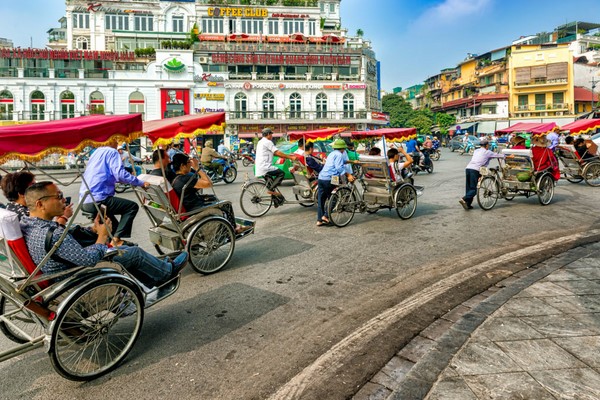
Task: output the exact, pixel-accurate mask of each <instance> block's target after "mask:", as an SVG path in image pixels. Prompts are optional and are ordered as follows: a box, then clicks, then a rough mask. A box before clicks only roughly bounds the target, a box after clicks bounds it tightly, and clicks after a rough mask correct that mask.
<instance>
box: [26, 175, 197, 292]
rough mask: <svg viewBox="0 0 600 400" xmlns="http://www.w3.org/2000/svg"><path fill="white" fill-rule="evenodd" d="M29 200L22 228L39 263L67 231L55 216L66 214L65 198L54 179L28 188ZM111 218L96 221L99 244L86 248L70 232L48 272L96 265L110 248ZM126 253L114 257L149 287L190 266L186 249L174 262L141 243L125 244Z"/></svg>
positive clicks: (47, 266)
mask: <svg viewBox="0 0 600 400" xmlns="http://www.w3.org/2000/svg"><path fill="white" fill-rule="evenodd" d="M25 200H26V202H27V207H28V208H29V212H30V216H29V217H23V219H22V220H21V230H22V231H23V236H24V238H25V243H26V244H27V249H28V250H29V254H30V255H31V258H32V260H33V262H35V263H36V264H39V263H40V262H41V261H42V259H43V258H44V257H45V256H46V254H47V252H48V250H47V249H49V248H51V246H53V245H54V244H55V243H56V242H57V241H58V239H59V238H60V236H61V235H62V234H63V230H64V227H63V226H61V225H59V224H57V223H56V222H53V221H52V219H53V218H54V217H57V216H59V215H63V213H64V211H65V207H66V204H65V198H64V197H63V194H62V192H61V191H60V190H59V188H58V186H56V185H55V184H54V183H52V182H38V183H35V184H33V185H31V186H30V187H28V188H27V190H26V192H25ZM111 224H112V222H111V220H110V219H106V225H104V224H101V223H100V217H99V216H97V217H96V219H95V220H94V230H95V231H96V233H97V234H98V238H97V240H96V243H95V244H93V245H91V246H88V247H82V246H81V245H80V244H79V243H78V242H77V241H76V240H75V239H74V238H73V236H71V235H70V234H68V235H67V236H66V237H65V240H64V241H63V243H62V244H61V245H60V247H59V248H58V250H57V251H56V252H54V254H53V255H52V257H51V259H50V260H48V262H47V263H46V264H45V265H44V266H43V267H42V271H43V272H44V273H48V274H51V273H58V272H61V271H64V270H67V269H70V268H75V267H80V266H85V267H93V266H95V265H96V264H98V263H99V262H100V261H101V260H102V258H103V257H104V255H105V254H106V252H107V250H108V246H107V244H106V243H107V242H108V240H109V236H108V230H109V229H110V228H111ZM119 249H120V250H123V254H121V255H118V256H116V257H115V258H114V261H115V262H117V263H119V264H121V265H122V266H123V267H124V268H125V269H126V270H127V271H128V272H130V273H131V274H132V275H133V276H134V277H135V278H136V279H138V280H139V281H140V282H141V283H143V284H144V285H145V286H148V287H153V286H158V285H161V284H162V283H165V282H166V281H169V280H170V279H171V278H174V277H176V276H177V275H178V274H179V272H180V271H181V269H182V268H183V267H184V266H185V265H186V263H187V260H188V253H186V252H182V253H181V254H180V255H178V256H177V257H176V258H175V259H174V260H173V261H172V262H171V261H166V260H160V259H158V258H156V257H154V256H153V255H151V254H149V253H146V252H145V251H144V250H142V249H141V248H139V247H137V246H132V247H128V246H122V247H119Z"/></svg>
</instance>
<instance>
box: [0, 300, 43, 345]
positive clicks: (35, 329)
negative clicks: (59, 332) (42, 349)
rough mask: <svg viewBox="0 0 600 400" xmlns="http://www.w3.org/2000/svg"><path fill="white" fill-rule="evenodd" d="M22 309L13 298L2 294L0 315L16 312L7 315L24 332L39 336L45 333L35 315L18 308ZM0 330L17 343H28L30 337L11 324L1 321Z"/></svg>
mask: <svg viewBox="0 0 600 400" xmlns="http://www.w3.org/2000/svg"><path fill="white" fill-rule="evenodd" d="M19 309H21V307H19V306H17V305H16V304H15V303H13V302H12V301H11V300H9V299H7V298H6V297H4V296H0V315H5V316H6V315H7V314H10V313H13V312H15V314H13V315H11V316H10V317H7V318H9V319H10V321H11V322H12V323H13V324H15V325H16V327H17V328H18V329H20V330H22V331H23V332H25V333H27V334H29V336H31V337H38V336H41V335H42V334H43V333H44V327H43V326H42V325H41V324H40V323H38V322H37V321H36V319H35V317H34V316H32V315H31V314H30V313H29V312H28V311H27V310H26V309H21V310H20V311H19V312H16V310H19ZM0 331H2V333H4V335H5V336H6V337H7V338H9V339H10V340H12V341H13V342H15V343H27V342H29V338H27V337H26V336H23V334H22V333H21V332H19V331H18V330H16V329H14V327H13V326H11V325H10V324H7V323H5V322H4V321H0Z"/></svg>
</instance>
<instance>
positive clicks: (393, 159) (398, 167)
mask: <svg viewBox="0 0 600 400" xmlns="http://www.w3.org/2000/svg"><path fill="white" fill-rule="evenodd" d="M400 153H402V154H403V155H404V161H400ZM387 156H388V159H389V160H390V176H391V177H392V179H393V180H394V181H396V182H399V181H403V180H404V178H406V177H407V175H408V173H407V171H406V168H408V167H409V166H410V165H411V164H412V163H413V158H412V156H411V155H410V154H408V153H407V152H406V150H404V147H402V146H400V149H395V148H391V149H389V150H388V152H387Z"/></svg>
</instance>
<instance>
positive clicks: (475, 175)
mask: <svg viewBox="0 0 600 400" xmlns="http://www.w3.org/2000/svg"><path fill="white" fill-rule="evenodd" d="M465 173H466V178H467V180H466V193H465V197H463V200H464V201H465V203H467V205H469V206H470V205H471V204H472V203H473V199H474V198H475V196H477V182H478V181H479V171H477V170H474V169H470V168H467V169H465Z"/></svg>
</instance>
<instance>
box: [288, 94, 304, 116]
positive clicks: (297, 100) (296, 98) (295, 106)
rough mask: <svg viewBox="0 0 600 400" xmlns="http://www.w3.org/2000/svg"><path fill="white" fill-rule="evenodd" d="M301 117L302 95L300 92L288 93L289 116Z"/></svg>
mask: <svg viewBox="0 0 600 400" xmlns="http://www.w3.org/2000/svg"><path fill="white" fill-rule="evenodd" d="M301 117H302V96H300V93H292V94H291V95H290V118H301Z"/></svg>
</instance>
